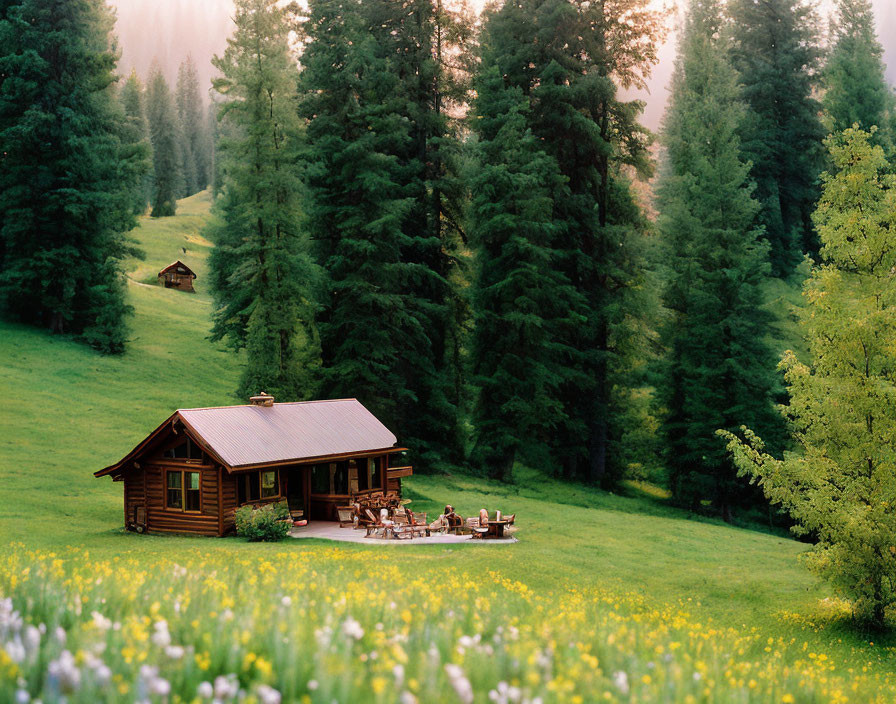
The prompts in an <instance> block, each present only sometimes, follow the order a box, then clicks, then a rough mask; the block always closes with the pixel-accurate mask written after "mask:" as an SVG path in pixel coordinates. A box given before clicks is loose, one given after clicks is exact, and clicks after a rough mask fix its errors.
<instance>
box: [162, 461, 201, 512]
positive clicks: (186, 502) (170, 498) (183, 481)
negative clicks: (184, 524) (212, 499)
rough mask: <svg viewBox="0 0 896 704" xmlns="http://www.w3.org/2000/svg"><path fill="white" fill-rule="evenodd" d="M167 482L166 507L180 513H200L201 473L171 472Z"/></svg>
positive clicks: (168, 473)
mask: <svg viewBox="0 0 896 704" xmlns="http://www.w3.org/2000/svg"><path fill="white" fill-rule="evenodd" d="M166 474H167V475H168V476H167V478H166V480H165V484H166V487H167V494H166V500H165V505H166V506H167V507H168V508H173V509H177V510H179V511H197V512H198V511H199V510H200V508H201V500H200V488H199V486H200V485H199V472H180V471H169V472H167V473H166Z"/></svg>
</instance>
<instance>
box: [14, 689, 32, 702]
mask: <svg viewBox="0 0 896 704" xmlns="http://www.w3.org/2000/svg"><path fill="white" fill-rule="evenodd" d="M15 701H16V704H28V702H30V701H31V695H30V694H28V690H26V689H17V690H16V700H15Z"/></svg>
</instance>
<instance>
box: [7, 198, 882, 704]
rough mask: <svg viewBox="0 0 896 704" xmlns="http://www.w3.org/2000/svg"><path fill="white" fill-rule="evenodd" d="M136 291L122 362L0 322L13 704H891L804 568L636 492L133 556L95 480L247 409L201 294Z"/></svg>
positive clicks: (862, 640)
mask: <svg viewBox="0 0 896 704" xmlns="http://www.w3.org/2000/svg"><path fill="white" fill-rule="evenodd" d="M204 203H205V204H204ZM203 209H205V211H207V202H205V201H203V200H202V199H201V198H196V199H191V201H190V202H189V203H183V204H182V208H181V210H182V213H183V215H179V216H178V217H177V218H175V219H174V220H169V221H167V222H165V223H164V229H162V228H163V226H162V225H161V224H160V225H156V223H153V222H152V221H149V220H146V221H144V224H143V226H142V228H141V230H140V231H138V232H137V235H138V237H140V239H141V241H142V242H143V245H144V247H146V249H147V254H148V259H147V262H148V263H145V264H139V265H138V264H135V272H144V270H143V269H139V267H141V266H142V267H144V268H145V270H146V271H151V270H152V268H153V267H155V266H156V263H159V262H161V263H162V264H164V263H167V262H168V261H170V258H169V257H167V251H168V250H170V249H172V248H173V247H174V245H177V246H180V245H181V244H183V245H184V246H187V247H189V248H190V249H191V251H194V252H195V251H196V249H195V248H196V247H199V246H200V244H197V242H198V240H197V233H196V228H197V227H198V225H196V224H195V222H194V221H196V222H201V221H202V219H203V218H204V217H205V215H204V212H205V211H204V210H203ZM178 238H180V239H178ZM199 270H200V271H204V269H202V266H201V262H200V269H199ZM134 276H135V277H136V278H137V279H138V281H135V282H134V283H132V284H131V285H130V287H129V290H130V301H131V304H132V305H133V306H134V307H135V311H136V315H135V318H134V330H133V335H132V343H131V347H130V349H129V351H128V353H127V354H125V355H124V356H123V357H121V358H105V357H98V356H96V355H95V354H93V353H92V352H90V351H89V350H85V349H84V348H82V347H81V346H79V345H75V344H73V343H70V342H67V341H65V340H62V339H57V338H48V337H47V336H46V335H44V334H43V333H42V332H40V331H36V330H31V329H25V328H21V327H17V326H11V325H5V324H0V358H2V359H3V360H4V364H3V365H0V388H2V389H4V391H5V392H6V394H5V395H6V397H7V398H14V399H20V400H22V401H21V402H17V403H6V404H3V405H0V704H6V703H7V702H20V703H25V702H33V701H37V700H40V701H42V702H43V703H44V704H53V703H55V702H62V701H65V702H68V703H69V704H77V703H78V702H85V703H86V702H90V703H91V704H94V703H96V702H151V703H153V704H168V703H174V702H202V703H204V702H212V701H217V702H221V703H222V704H223V703H224V702H237V701H242V702H259V703H261V704H274V703H275V702H292V701H298V702H313V703H315V704H317V703H321V704H331V703H332V702H338V703H339V704H347V703H354V702H366V703H369V704H381V703H386V702H399V703H401V704H410V703H411V702H420V703H421V704H424V703H425V704H431V703H432V702H441V701H454V702H465V703H468V702H477V703H483V704H486V703H488V702H505V703H507V704H509V703H511V702H514V703H522V702H530V703H534V702H542V703H543V704H546V703H548V702H580V703H581V704H588V703H590V702H601V701H610V702H613V701H615V702H706V703H710V702H713V703H714V702H774V703H781V704H786V703H787V702H791V703H794V704H795V703H797V702H800V703H802V702H819V703H821V702H850V703H851V702H857V703H864V702H881V703H884V702H893V701H896V676H894V673H896V639H894V638H893V636H892V635H888V636H882V635H879V634H870V633H862V632H860V631H857V630H856V629H855V628H854V627H852V626H851V625H850V624H849V622H848V620H847V616H848V606H847V605H845V604H843V603H842V602H840V601H839V600H837V598H836V595H835V594H833V593H832V592H831V591H830V588H829V587H828V586H827V585H825V584H821V583H819V582H818V581H817V580H816V579H815V578H814V577H812V576H811V575H810V574H809V573H808V572H806V571H805V570H804V569H803V568H802V567H801V566H800V565H799V563H798V558H799V555H800V553H802V552H803V551H804V550H805V547H806V546H805V545H802V544H800V543H797V542H795V541H793V540H791V539H789V538H788V537H787V536H784V535H778V534H772V533H768V532H759V531H756V530H745V529H742V528H733V527H730V526H726V525H723V524H720V523H718V522H714V521H706V520H694V519H693V517H689V516H687V515H686V514H684V513H681V512H679V511H677V510H675V509H673V508H670V507H669V506H667V505H666V504H665V502H664V500H663V498H662V495H661V494H660V493H659V492H656V491H652V490H649V489H648V490H647V491H644V490H641V488H639V487H636V486H631V487H629V489H628V492H629V495H628V496H613V495H610V494H606V493H602V492H599V491H595V490H591V489H587V488H583V487H577V486H573V485H569V484H563V483H560V482H554V481H551V480H548V479H545V478H543V477H541V476H540V475H538V474H537V473H536V472H534V471H532V470H529V469H526V468H523V467H519V468H517V469H516V476H517V479H518V483H517V484H516V485H514V486H502V485H497V484H494V483H491V482H488V481H485V480H481V479H478V478H472V477H468V476H464V475H462V474H456V475H454V476H438V477H423V476H415V477H411V478H410V479H409V480H408V481H407V483H406V484H405V488H406V494H407V496H408V497H409V498H411V499H412V501H413V504H412V506H413V507H414V508H415V509H418V510H421V511H429V512H430V513H433V512H436V511H438V510H439V509H440V508H441V506H443V505H444V504H445V503H447V502H450V503H453V504H454V505H455V506H457V508H458V510H459V511H460V512H461V513H462V514H463V515H470V514H472V513H474V512H475V511H478V509H479V508H481V507H487V508H489V509H490V510H494V509H502V510H504V511H506V512H516V513H517V516H518V523H519V531H518V533H517V535H518V537H519V539H520V542H519V543H517V544H514V545H487V544H484V545H474V544H469V545H467V544H464V545H451V546H446V545H441V546H425V545H403V546H390V545H377V544H371V545H367V544H360V545H354V544H345V545H339V544H333V543H328V542H326V541H315V540H301V541H298V540H289V541H286V542H284V543H279V544H275V545H262V544H250V543H247V542H245V541H243V540H240V539H237V538H227V539H202V538H188V537H175V536H146V535H137V534H132V533H126V532H124V531H123V530H122V528H121V523H122V505H121V501H122V496H121V485H120V484H113V483H112V482H109V481H99V480H96V479H94V477H93V475H92V472H93V471H95V470H96V469H99V468H100V467H103V466H105V465H107V464H109V463H110V462H112V461H114V460H117V459H118V458H119V457H121V456H122V455H123V454H124V453H125V452H126V451H127V450H129V449H130V448H131V447H132V446H133V445H134V444H135V443H136V442H137V441H139V440H141V439H142V438H143V437H144V436H145V434H146V432H147V431H148V430H150V429H152V428H153V427H155V425H157V424H158V423H159V422H160V420H162V419H163V418H165V417H166V416H167V415H169V414H170V412H171V410H172V409H173V408H176V407H185V406H198V405H218V404H226V403H232V402H233V400H234V399H233V397H232V391H233V389H234V388H235V386H236V377H237V374H238V370H237V369H236V368H235V367H234V365H233V361H232V358H231V357H230V355H229V353H228V352H227V351H226V350H223V349H222V348H220V347H218V346H215V345H213V344H212V343H210V342H209V341H208V340H207V339H206V334H207V333H206V331H207V330H208V315H209V313H210V307H209V302H208V296H207V293H205V292H204V291H203V289H202V288H201V286H200V287H199V293H197V294H196V295H195V296H193V295H191V296H186V295H183V294H178V293H177V292H173V291H170V290H165V289H160V288H158V287H147V286H144V285H141V284H140V283H139V280H141V279H143V278H145V277H144V276H143V273H135V274H134ZM197 283H201V279H200V280H198V282H197Z"/></svg>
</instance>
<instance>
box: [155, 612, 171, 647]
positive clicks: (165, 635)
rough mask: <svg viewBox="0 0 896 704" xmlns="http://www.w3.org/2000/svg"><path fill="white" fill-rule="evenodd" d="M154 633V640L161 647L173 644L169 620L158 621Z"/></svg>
mask: <svg viewBox="0 0 896 704" xmlns="http://www.w3.org/2000/svg"><path fill="white" fill-rule="evenodd" d="M153 629H154V631H155V632H154V633H153V634H152V638H151V640H152V642H153V643H154V644H155V645H157V646H159V647H160V648H167V647H168V646H169V645H171V634H170V633H169V632H168V622H167V621H165V620H164V619H163V620H160V621H156V622H155V624H154V625H153Z"/></svg>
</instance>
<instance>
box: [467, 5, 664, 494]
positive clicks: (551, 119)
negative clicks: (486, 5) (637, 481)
mask: <svg viewBox="0 0 896 704" xmlns="http://www.w3.org/2000/svg"><path fill="white" fill-rule="evenodd" d="M647 5H648V3H647V2H646V0H625V1H624V2H617V3H612V4H607V3H590V4H587V5H586V4H579V3H573V2H569V1H568V0H546V1H541V0H524V1H523V2H518V3H507V4H505V5H503V6H502V7H501V8H500V9H492V10H490V11H489V12H488V13H487V14H486V18H485V29H484V40H483V56H484V57H485V60H484V61H483V63H482V66H483V69H484V70H492V69H491V67H492V66H496V67H497V70H498V72H499V74H500V75H501V76H502V77H503V79H504V82H505V84H506V85H507V87H508V88H513V89H516V90H518V91H520V93H521V95H522V96H524V98H525V99H526V100H527V101H528V102H529V106H530V112H529V113H528V117H527V118H526V125H527V127H529V128H530V129H531V130H532V134H533V135H534V136H535V139H536V140H537V142H538V144H539V149H540V150H542V151H543V152H544V154H545V155H546V157H547V158H548V159H550V160H551V161H552V162H553V164H554V167H553V168H555V169H556V170H557V171H558V172H559V174H560V176H562V178H563V180H564V184H563V186H562V188H558V189H557V192H556V194H555V195H554V197H553V205H554V210H553V213H552V223H553V227H554V228H556V230H557V233H558V235H557V240H556V243H555V244H553V248H554V249H556V250H557V253H558V254H557V256H556V257H555V265H554V266H555V268H556V269H557V272H558V273H559V274H560V275H561V276H562V277H563V278H565V279H566V280H567V281H569V282H571V284H572V285H573V286H574V289H575V299H576V302H575V304H574V305H572V306H571V307H570V309H569V310H568V312H567V313H566V315H565V317H566V319H567V321H568V323H567V324H565V325H563V326H561V327H559V328H558V329H557V331H556V335H555V340H554V341H555V342H556V343H558V344H560V345H562V346H564V347H566V348H568V349H569V350H570V351H571V353H570V354H568V355H566V358H565V361H564V366H565V369H564V370H563V378H562V384H561V386H560V388H559V390H558V392H557V393H556V394H555V397H554V400H555V401H556V402H558V403H559V407H560V408H561V409H562V412H561V413H558V414H556V418H555V420H556V422H557V427H556V429H555V431H554V432H552V433H551V434H550V441H549V445H548V447H547V448H546V449H547V450H548V452H547V453H546V454H547V455H549V458H550V460H551V463H550V465H548V466H552V467H553V468H555V469H557V470H558V471H562V472H564V473H565V475H566V476H568V477H580V478H583V479H587V480H588V481H590V482H600V483H603V484H605V485H612V484H613V483H614V482H615V481H616V480H617V479H618V478H619V476H620V475H621V474H622V472H623V471H624V467H623V466H621V464H619V463H618V462H617V459H618V458H619V457H620V456H621V455H620V453H619V452H616V450H617V449H618V446H619V442H620V438H621V437H622V435H623V429H622V428H621V427H620V426H619V424H618V420H619V418H620V417H621V414H620V413H619V410H620V409H619V405H620V402H621V401H622V399H624V398H626V397H627V394H628V391H629V389H630V388H631V385H632V378H631V375H630V372H631V369H632V367H633V364H632V362H631V357H630V356H629V352H630V351H631V350H632V349H633V348H634V345H635V340H636V338H637V337H638V335H637V334H636V333H635V330H636V329H637V327H638V320H639V317H640V315H641V313H642V312H643V303H644V298H643V287H642V284H643V276H644V261H643V260H642V256H643V251H644V246H643V245H644V243H643V240H642V236H643V233H644V231H645V230H646V221H645V219H644V216H643V213H642V211H641V209H640V208H639V207H638V206H637V204H636V203H635V199H634V196H633V194H632V191H631V186H630V182H629V180H628V178H627V176H625V175H624V170H625V169H628V170H636V171H639V172H640V173H642V174H647V173H649V172H650V159H649V153H648V148H649V146H650V142H651V139H652V137H651V135H650V134H649V132H648V131H647V130H646V129H645V128H644V127H643V126H641V125H640V124H639V123H638V117H639V115H640V112H641V110H642V109H643V104H642V103H640V102H638V101H626V100H623V99H621V98H620V97H619V96H617V90H618V88H620V87H622V88H629V87H632V86H635V87H641V86H643V85H644V81H645V78H646V76H647V75H648V74H649V72H650V68H651V66H652V64H653V63H654V62H655V61H656V43H657V40H658V39H659V37H660V36H661V35H662V33H663V29H662V20H663V15H662V13H660V12H654V11H651V10H649V9H647ZM633 14H636V15H637V17H638V21H637V22H636V23H633V24H632V23H629V22H628V19H629V18H630V17H631V16H632V15H633ZM623 28H624V29H623ZM608 43H612V44H613V47H614V49H613V51H612V52H608V51H607V50H606V47H607V44H608ZM561 295H563V294H561ZM558 371H559V370H558ZM551 383H556V382H555V381H554V380H552V382H551Z"/></svg>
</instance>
